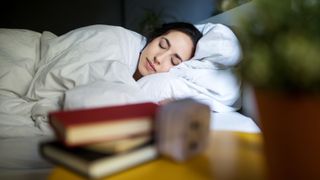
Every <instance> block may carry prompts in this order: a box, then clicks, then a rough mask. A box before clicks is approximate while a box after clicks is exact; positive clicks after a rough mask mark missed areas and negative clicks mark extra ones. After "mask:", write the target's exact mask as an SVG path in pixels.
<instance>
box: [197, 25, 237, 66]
mask: <svg viewBox="0 0 320 180" xmlns="http://www.w3.org/2000/svg"><path fill="white" fill-rule="evenodd" d="M196 27H197V28H198V29H199V30H200V32H202V34H203V37H202V38H201V39H200V40H199V41H198V43H197V47H196V51H195V55H194V57H193V58H192V59H195V60H200V61H202V62H209V63H211V64H212V65H213V66H214V68H217V69H225V68H229V67H232V66H235V65H237V64H238V63H239V62H240V60H241V58H242V50H241V46H240V43H239V41H238V39H237V37H236V35H235V34H234V33H233V32H232V30H231V29H229V28H228V27H227V26H225V25H222V24H212V23H206V24H199V25H196Z"/></svg>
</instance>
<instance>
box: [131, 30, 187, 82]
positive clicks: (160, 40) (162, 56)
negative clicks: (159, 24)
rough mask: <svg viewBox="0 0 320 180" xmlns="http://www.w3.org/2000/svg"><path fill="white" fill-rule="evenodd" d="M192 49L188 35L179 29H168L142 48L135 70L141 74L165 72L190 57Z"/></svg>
mask: <svg viewBox="0 0 320 180" xmlns="http://www.w3.org/2000/svg"><path fill="white" fill-rule="evenodd" d="M192 51H193V43H192V40H191V38H190V37H189V36H188V35H186V34H184V33H183V32H180V31H175V30H172V31H169V32H168V33H167V34H164V35H162V36H159V37H157V38H155V39H154V40H152V41H151V42H150V43H149V44H148V45H147V46H146V47H145V48H144V49H143V51H142V52H141V55H140V58H139V63H138V69H137V71H139V74H140V75H141V76H146V75H149V74H154V73H159V72H167V71H169V69H170V68H171V67H173V66H176V65H178V64H180V63H181V62H183V61H186V60H188V59H190V58H191V56H192Z"/></svg>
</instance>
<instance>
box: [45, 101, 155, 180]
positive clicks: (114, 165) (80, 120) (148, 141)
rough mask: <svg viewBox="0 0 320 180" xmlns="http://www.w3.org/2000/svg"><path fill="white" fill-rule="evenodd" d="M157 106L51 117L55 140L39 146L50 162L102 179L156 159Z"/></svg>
mask: <svg viewBox="0 0 320 180" xmlns="http://www.w3.org/2000/svg"><path fill="white" fill-rule="evenodd" d="M157 108H158V105H157V104H154V103H139V104H130V105H122V106H112V107H103V108H92V109H80V110H72V111H58V112H53V113H50V114H49V121H50V124H51V126H52V127H53V129H54V131H55V134H56V137H57V138H56V140H54V141H50V142H44V143H42V144H41V145H40V152H41V154H42V156H43V157H44V158H46V159H48V160H49V161H51V162H53V163H55V164H58V165H60V166H63V167H65V168H67V169H70V170H72V171H74V172H76V173H78V174H80V175H84V176H86V177H89V178H100V177H103V176H108V175H111V174H113V173H116V172H119V171H122V170H125V169H128V168H130V167H134V166H136V165H139V164H141V163H144V162H147V161H149V160H152V159H155V158H156V157H157V150H156V146H155V145H154V143H153V130H154V127H153V126H154V119H155V115H156V111H157Z"/></svg>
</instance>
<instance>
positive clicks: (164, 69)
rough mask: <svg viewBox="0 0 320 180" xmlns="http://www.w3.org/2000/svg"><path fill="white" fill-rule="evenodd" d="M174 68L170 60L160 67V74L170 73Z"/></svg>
mask: <svg viewBox="0 0 320 180" xmlns="http://www.w3.org/2000/svg"><path fill="white" fill-rule="evenodd" d="M172 67H173V65H172V64H171V62H170V61H169V60H168V61H166V62H165V63H162V64H161V65H160V68H159V72H168V71H169V70H170V69H171V68H172Z"/></svg>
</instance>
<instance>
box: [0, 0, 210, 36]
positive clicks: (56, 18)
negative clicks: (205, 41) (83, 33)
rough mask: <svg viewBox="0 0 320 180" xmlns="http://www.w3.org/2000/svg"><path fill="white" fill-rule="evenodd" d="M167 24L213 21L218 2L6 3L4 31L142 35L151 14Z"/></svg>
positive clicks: (1, 13) (0, 14)
mask: <svg viewBox="0 0 320 180" xmlns="http://www.w3.org/2000/svg"><path fill="white" fill-rule="evenodd" d="M149 10H151V11H153V12H155V13H156V14H158V15H159V16H161V20H163V21H164V22H170V21H186V22H191V23H197V22H199V21H201V20H204V19H206V18H208V17H210V16H211V15H212V14H213V13H214V11H215V7H214V0H51V1H48V0H2V1H1V5H0V28H23V29H31V30H35V31H39V32H42V31H44V30H47V31H51V32H53V33H55V34H57V35H60V34H63V33H66V32H68V31H70V30H72V29H75V28H78V27H83V26H87V25H92V24H109V25H121V26H124V27H126V28H129V29H131V30H135V31H139V30H140V26H139V24H141V21H142V20H143V19H145V18H146V16H147V14H146V12H147V11H149Z"/></svg>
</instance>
